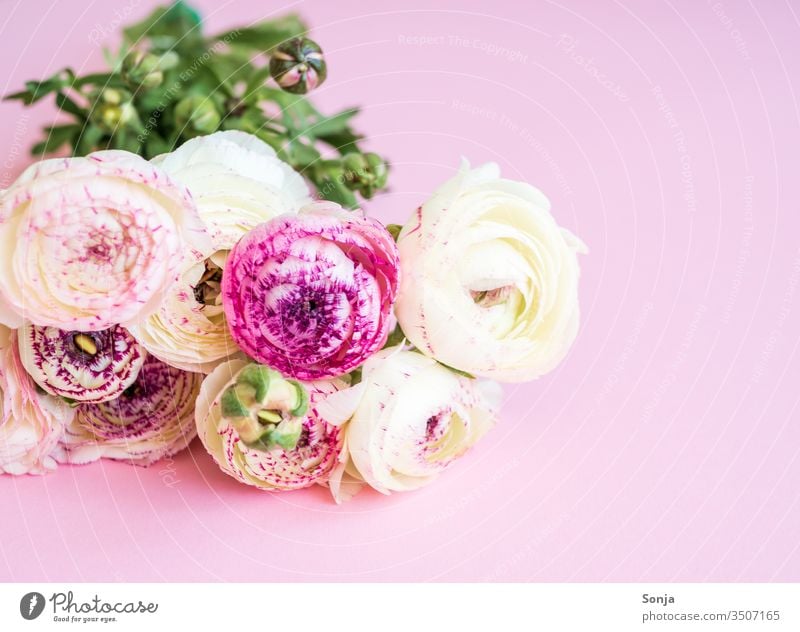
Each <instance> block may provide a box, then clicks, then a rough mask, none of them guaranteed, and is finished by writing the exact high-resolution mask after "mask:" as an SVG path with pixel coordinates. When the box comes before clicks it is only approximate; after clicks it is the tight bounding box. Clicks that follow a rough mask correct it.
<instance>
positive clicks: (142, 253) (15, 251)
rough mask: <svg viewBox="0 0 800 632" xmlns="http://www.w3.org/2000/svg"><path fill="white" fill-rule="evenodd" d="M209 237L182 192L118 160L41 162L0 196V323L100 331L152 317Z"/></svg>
mask: <svg viewBox="0 0 800 632" xmlns="http://www.w3.org/2000/svg"><path fill="white" fill-rule="evenodd" d="M209 247H210V245H209V238H208V235H207V234H206V231H205V229H204V227H203V225H202V223H201V222H200V218H199V216H198V214H197V209H196V208H195V205H194V202H193V201H192V198H191V196H190V195H189V194H188V192H187V191H186V189H185V188H184V187H182V186H179V185H177V184H175V183H174V182H173V181H172V180H170V179H169V178H168V177H167V175H166V174H165V173H164V172H163V171H161V170H160V169H159V168H157V167H156V166H154V165H152V164H150V163H148V162H147V161H146V160H144V159H143V158H141V157H139V156H137V155H135V154H131V153H128V152H124V151H99V152H95V153H93V154H90V155H89V156H87V157H85V158H56V159H51V160H43V161H41V162H39V163H36V164H34V165H32V166H31V167H29V168H28V169H26V170H25V171H24V172H23V173H22V175H21V176H20V177H19V178H18V179H17V181H16V182H14V183H13V184H12V185H11V186H10V187H9V188H8V189H7V190H6V191H4V192H3V193H0V265H1V266H2V269H3V270H4V273H3V274H2V275H0V299H2V300H0V322H3V323H5V324H7V325H9V326H13V327H18V326H21V324H22V321H23V320H25V319H27V320H29V321H31V322H32V323H34V324H36V325H42V326H51V327H58V328H60V329H65V330H70V331H71V330H78V331H100V330H103V329H108V328H109V327H110V326H112V325H115V324H126V323H130V322H131V321H134V320H136V319H138V318H140V317H142V316H143V315H146V314H148V313H151V312H152V311H154V310H155V309H156V308H157V307H158V305H159V304H160V303H161V300H162V298H163V296H164V292H165V291H166V289H167V288H168V287H169V286H170V285H171V284H172V283H173V282H174V281H175V280H176V278H177V275H178V272H179V271H180V270H181V268H182V266H183V265H184V261H185V259H186V255H187V252H189V253H192V251H195V252H198V251H204V250H208V249H209Z"/></svg>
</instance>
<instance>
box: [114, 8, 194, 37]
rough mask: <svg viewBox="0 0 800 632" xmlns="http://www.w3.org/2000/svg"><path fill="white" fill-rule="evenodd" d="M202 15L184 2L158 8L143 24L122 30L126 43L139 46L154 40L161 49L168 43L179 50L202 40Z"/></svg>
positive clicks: (139, 23)
mask: <svg viewBox="0 0 800 632" xmlns="http://www.w3.org/2000/svg"><path fill="white" fill-rule="evenodd" d="M201 23H202V20H201V19H200V14H199V13H198V12H197V11H196V10H195V9H193V8H192V7H190V6H189V5H188V4H186V3H185V2H183V1H182V0H178V2H175V3H173V4H171V5H169V6H166V7H158V8H157V9H155V10H154V11H153V12H152V13H151V14H150V15H148V16H147V17H146V18H145V19H144V20H142V21H141V22H137V23H136V24H132V25H131V26H129V27H127V28H125V29H123V30H122V34H123V37H124V38H125V41H126V42H128V43H129V44H137V43H139V42H140V41H141V40H145V39H149V40H154V41H155V42H156V43H157V45H158V47H159V48H164V47H165V45H166V46H167V47H168V42H170V41H172V42H175V43H177V45H178V47H179V48H188V47H189V46H190V45H192V44H195V43H196V42H197V41H199V40H200V39H201V38H202V32H201V29H200V26H201Z"/></svg>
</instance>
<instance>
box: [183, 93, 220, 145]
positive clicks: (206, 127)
mask: <svg viewBox="0 0 800 632" xmlns="http://www.w3.org/2000/svg"><path fill="white" fill-rule="evenodd" d="M221 121H222V119H221V117H220V113H219V111H218V110H217V106H216V105H214V102H213V101H211V99H209V98H207V97H204V96H202V95H200V94H193V95H191V96H188V97H186V98H184V99H181V100H180V101H178V104H177V105H176V106H175V124H176V125H177V126H178V129H180V130H181V134H182V135H183V136H184V137H185V138H194V137H195V136H203V135H205V134H211V133H213V132H216V131H217V128H218V127H219V124H220V122H221Z"/></svg>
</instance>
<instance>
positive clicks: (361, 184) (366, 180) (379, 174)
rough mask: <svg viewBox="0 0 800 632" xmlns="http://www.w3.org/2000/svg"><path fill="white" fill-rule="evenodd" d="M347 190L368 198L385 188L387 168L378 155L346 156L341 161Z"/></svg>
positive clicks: (387, 174)
mask: <svg viewBox="0 0 800 632" xmlns="http://www.w3.org/2000/svg"><path fill="white" fill-rule="evenodd" d="M342 164H343V166H344V170H345V171H344V175H345V182H346V184H347V188H348V189H350V190H351V191H358V192H359V193H361V195H362V196H364V197H365V198H370V197H372V195H373V194H374V193H375V191H378V190H380V189H382V188H383V187H385V186H386V181H387V178H388V176H389V168H388V166H387V165H386V162H384V160H383V158H381V157H380V156H379V155H378V154H374V153H371V152H370V153H366V154H356V153H354V154H347V155H346V156H345V157H344V158H343V159H342Z"/></svg>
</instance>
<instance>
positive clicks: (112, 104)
mask: <svg viewBox="0 0 800 632" xmlns="http://www.w3.org/2000/svg"><path fill="white" fill-rule="evenodd" d="M135 117H136V109H135V108H134V106H133V103H131V96H130V95H129V94H128V93H127V92H124V91H123V90H117V89H115V88H105V89H104V90H102V91H101V92H99V93H95V95H94V104H93V106H92V111H91V112H90V113H89V118H90V119H91V120H92V122H93V123H94V124H95V125H97V126H98V127H99V128H100V129H101V130H103V131H104V132H106V133H108V134H111V133H113V132H115V131H117V130H118V129H120V128H123V127H125V126H126V125H127V124H128V123H130V122H131V121H132V120H134V118H135Z"/></svg>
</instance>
